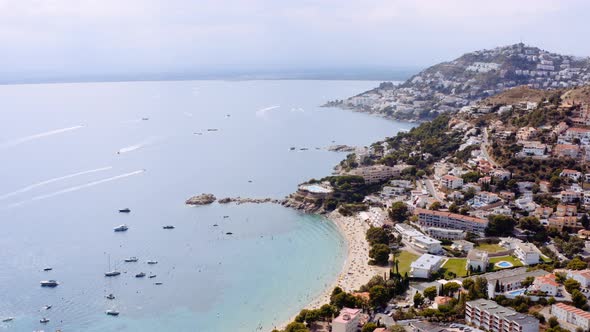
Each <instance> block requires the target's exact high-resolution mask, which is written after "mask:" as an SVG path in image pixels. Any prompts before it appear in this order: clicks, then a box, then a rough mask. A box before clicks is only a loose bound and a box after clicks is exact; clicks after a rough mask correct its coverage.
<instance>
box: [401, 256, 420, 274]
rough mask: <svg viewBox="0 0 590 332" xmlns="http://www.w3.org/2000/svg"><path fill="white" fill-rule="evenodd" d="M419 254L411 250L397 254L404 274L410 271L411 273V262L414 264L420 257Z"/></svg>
mask: <svg viewBox="0 0 590 332" xmlns="http://www.w3.org/2000/svg"><path fill="white" fill-rule="evenodd" d="M418 257H420V256H418V255H416V254H413V253H411V252H407V251H403V250H402V252H401V253H400V254H399V256H397V260H398V261H399V265H398V268H399V273H400V274H401V275H402V276H403V275H404V273H406V272H408V274H409V273H410V264H412V262H413V261H415V260H416V259H418Z"/></svg>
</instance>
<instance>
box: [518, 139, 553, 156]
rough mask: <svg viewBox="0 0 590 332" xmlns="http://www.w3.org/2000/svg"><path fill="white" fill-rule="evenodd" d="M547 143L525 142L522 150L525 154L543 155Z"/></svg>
mask: <svg viewBox="0 0 590 332" xmlns="http://www.w3.org/2000/svg"><path fill="white" fill-rule="evenodd" d="M546 150H547V145H545V144H543V143H540V142H525V143H524V145H523V147H522V152H523V153H524V154H525V155H527V156H544V155H545V151H546Z"/></svg>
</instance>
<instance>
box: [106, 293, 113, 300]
mask: <svg viewBox="0 0 590 332" xmlns="http://www.w3.org/2000/svg"><path fill="white" fill-rule="evenodd" d="M105 297H106V298H107V299H109V300H114V299H115V295H113V294H109V295H107V296H105Z"/></svg>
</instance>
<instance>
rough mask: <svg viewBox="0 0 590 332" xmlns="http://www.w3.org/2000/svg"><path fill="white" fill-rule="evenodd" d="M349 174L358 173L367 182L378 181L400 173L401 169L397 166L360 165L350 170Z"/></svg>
mask: <svg viewBox="0 0 590 332" xmlns="http://www.w3.org/2000/svg"><path fill="white" fill-rule="evenodd" d="M348 174H349V175H358V176H361V177H362V178H363V179H365V182H366V183H378V182H381V181H384V180H387V179H389V178H391V177H394V176H399V175H400V170H399V169H398V168H396V167H389V166H384V165H373V166H367V167H359V168H355V169H353V170H351V171H350V172H348Z"/></svg>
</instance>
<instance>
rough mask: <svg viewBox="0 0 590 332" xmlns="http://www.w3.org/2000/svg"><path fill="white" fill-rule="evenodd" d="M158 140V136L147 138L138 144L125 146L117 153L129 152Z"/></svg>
mask: <svg viewBox="0 0 590 332" xmlns="http://www.w3.org/2000/svg"><path fill="white" fill-rule="evenodd" d="M158 140H159V138H158V137H154V138H149V139H146V140H144V141H143V142H141V143H137V144H134V145H130V146H126V147H124V148H121V149H119V151H117V154H123V153H127V152H131V151H135V150H139V149H142V148H145V147H146V146H148V145H151V144H153V143H155V142H156V141H158Z"/></svg>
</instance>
